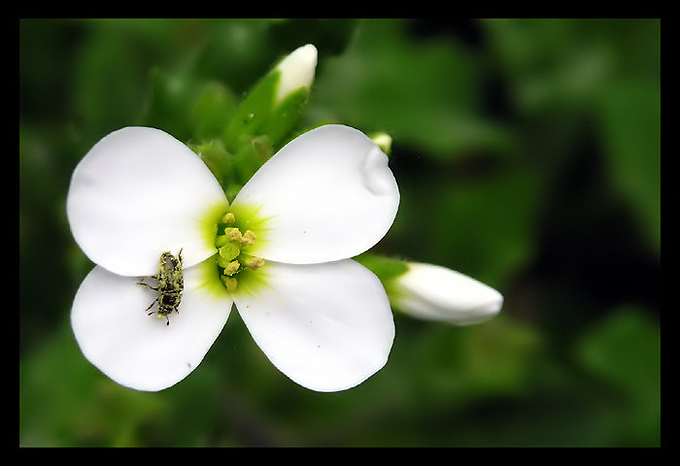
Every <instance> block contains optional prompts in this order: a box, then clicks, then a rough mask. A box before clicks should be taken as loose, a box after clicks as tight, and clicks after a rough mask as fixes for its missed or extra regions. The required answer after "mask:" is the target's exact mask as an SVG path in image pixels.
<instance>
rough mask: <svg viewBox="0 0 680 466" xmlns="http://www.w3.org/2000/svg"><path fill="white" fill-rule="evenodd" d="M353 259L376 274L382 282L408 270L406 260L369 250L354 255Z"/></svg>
mask: <svg viewBox="0 0 680 466" xmlns="http://www.w3.org/2000/svg"><path fill="white" fill-rule="evenodd" d="M354 260H355V261H357V262H359V263H360V264H361V265H363V266H364V267H366V268H367V269H368V270H370V271H371V272H373V273H374V274H376V276H377V277H378V278H379V279H380V281H381V282H382V283H383V284H386V283H388V282H390V281H391V280H393V279H395V278H396V277H398V276H400V275H402V274H403V273H405V272H406V271H407V270H408V265H407V264H406V262H404V261H402V260H400V259H395V258H392V257H386V256H381V255H378V254H373V253H369V252H367V253H364V254H361V255H359V256H356V257H354Z"/></svg>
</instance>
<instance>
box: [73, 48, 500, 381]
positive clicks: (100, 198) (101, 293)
mask: <svg viewBox="0 0 680 466" xmlns="http://www.w3.org/2000/svg"><path fill="white" fill-rule="evenodd" d="M315 66H316V49H315V48H314V47H313V46H309V45H308V46H305V47H301V48H300V49H298V50H296V51H295V52H293V53H292V54H291V55H289V56H288V57H287V58H286V59H285V60H283V61H282V62H281V63H280V64H279V65H278V66H277V67H276V68H274V71H273V73H272V75H271V78H268V79H266V80H265V81H264V84H262V85H260V86H259V87H258V88H257V89H256V92H253V93H252V94H251V96H255V97H253V98H252V99H251V101H250V104H251V105H254V106H253V108H258V109H262V108H264V107H262V105H261V102H267V105H268V106H269V107H267V109H266V111H262V112H261V111H260V110H258V111H257V112H254V111H249V113H248V116H249V117H252V118H240V117H235V119H234V122H235V123H232V124H231V125H230V126H229V127H228V128H227V130H226V132H225V144H224V145H225V146H226V147H227V149H228V150H232V151H235V153H241V154H242V153H247V152H248V151H249V150H252V147H253V144H252V141H255V140H257V139H258V138H260V137H261V134H262V128H269V130H268V132H267V133H266V137H265V138H264V139H261V140H265V141H269V143H270V142H271V140H272V139H275V138H274V136H273V135H274V134H278V136H277V138H279V139H280V137H281V136H280V135H281V134H283V129H282V128H284V127H287V125H288V124H287V123H286V124H284V125H283V126H281V125H278V126H277V124H272V123H271V121H273V120H272V119H271V118H270V116H271V115H274V116H276V115H279V116H280V115H282V114H286V115H288V113H287V112H280V111H279V109H280V107H281V106H282V105H283V106H285V105H293V104H294V103H295V102H298V100H296V99H298V97H300V96H302V97H304V95H306V92H308V90H309V86H310V85H311V81H312V78H313V75H314V67H315ZM258 89H259V90H258ZM263 89H264V90H263ZM258 92H259V94H258ZM291 96H296V97H295V98H292V97H291ZM258 99H259V100H258ZM252 102H255V103H254V104H253V103H252ZM268 118H269V120H268ZM274 120H275V121H279V120H280V118H279V119H278V120H277V119H276V118H274ZM254 122H257V123H254ZM381 146H382V147H384V145H383V144H381ZM381 146H379V145H378V144H376V142H374V140H373V139H371V138H369V137H368V136H366V135H365V134H363V133H362V132H360V131H358V130H356V129H354V128H350V127H348V126H344V125H337V124H331V125H324V126H320V127H318V128H315V129H312V130H310V131H307V132H305V133H303V134H301V135H300V136H298V137H297V138H295V139H293V140H292V141H291V142H289V143H288V144H286V145H284V146H283V147H282V148H281V149H280V150H278V151H277V152H276V153H275V154H274V155H273V156H271V157H268V158H267V160H266V161H265V162H264V163H262V164H260V166H258V167H257V170H256V171H254V174H252V176H249V177H248V179H247V181H246V182H245V183H244V184H243V186H239V189H238V194H237V195H236V196H235V197H234V198H233V201H231V202H230V200H229V199H228V198H227V195H226V194H225V190H227V189H226V187H225V186H224V185H223V183H222V180H221V179H219V178H220V177H216V176H215V170H214V169H211V168H213V167H211V168H208V167H209V165H210V164H207V163H206V162H204V160H206V159H205V158H204V157H202V154H201V151H200V150H197V148H195V147H194V148H193V150H192V149H191V148H189V147H188V146H187V145H185V144H183V143H182V142H180V141H178V140H176V139H175V138H174V137H172V136H171V135H169V134H167V133H165V132H164V131H161V130H159V129H155V128H149V127H126V128H123V129H120V130H117V131H114V132H112V133H110V134H109V135H107V136H105V137H104V138H103V139H101V140H100V141H99V142H98V143H97V144H95V145H94V146H93V147H92V149H91V150H90V151H89V152H88V153H87V154H86V156H85V157H84V158H83V159H82V160H81V162H80V163H79V164H78V166H77V167H76V169H75V170H74V173H73V176H72V179H71V184H70V187H69V191H68V196H67V203H66V208H67V217H68V221H69V224H70V227H71V231H72V234H73V236H74V238H75V240H76V242H77V244H78V245H79V246H80V248H81V249H82V251H83V252H84V253H85V254H86V255H87V257H88V258H89V259H90V260H92V261H93V262H94V263H95V267H94V269H93V270H92V271H91V272H90V273H89V274H88V275H87V276H86V278H85V279H84V280H83V282H82V284H81V286H80V287H79V289H78V291H77V293H76V296H75V298H74V302H73V306H72V310H71V323H72V327H73V331H74V334H75V337H76V340H77V342H78V344H79V346H80V349H81V350H82V352H83V354H84V355H85V357H86V358H87V359H88V360H89V361H90V362H91V363H92V364H94V365H95V366H96V367H98V368H99V369H100V370H101V371H102V372H103V373H104V374H106V375H107V376H109V377H110V378H111V379H112V380H114V381H116V382H118V383H119V384H121V385H124V386H127V387H131V388H134V389H138V390H147V391H156V390H162V389H164V388H167V387H170V386H172V385H174V384H176V383H177V382H179V381H180V380H182V379H183V378H185V377H186V376H187V375H188V374H190V373H191V372H192V371H193V370H194V369H195V368H196V367H197V366H198V365H199V363H200V362H201V361H202V359H203V358H204V356H205V355H206V353H207V352H208V350H209V349H210V347H211V346H212V345H213V343H214V342H215V340H216V339H217V337H218V336H219V334H220V332H221V330H222V328H223V327H224V325H225V323H226V321H227V319H228V317H229V314H230V312H231V311H232V309H236V311H237V312H238V313H239V314H240V316H241V318H242V320H243V322H244V323H245V325H246V326H247V328H248V330H249V332H250V333H251V335H252V337H253V338H254V340H255V341H256V343H257V344H258V346H259V347H260V348H261V349H262V351H263V352H264V353H265V354H266V356H267V357H268V358H269V360H270V361H271V362H272V363H273V364H274V365H275V366H276V367H277V368H278V369H279V370H280V371H281V372H282V373H284V374H285V375H286V376H288V377H289V378H290V379H292V380H293V381H295V382H296V383H298V384H300V385H302V386H304V387H307V388H310V389H312V390H317V391H337V390H344V389H348V388H350V387H353V386H355V385H357V384H359V383H361V382H363V381H364V380H366V379H367V378H368V377H370V376H371V375H373V374H374V373H375V372H377V371H378V370H379V369H380V368H382V367H383V366H384V365H385V363H386V361H387V358H388V355H389V353H390V350H391V347H392V342H393V339H394V335H395V328H394V322H393V316H392V309H391V306H398V307H401V308H406V309H408V308H417V309H420V310H421V311H422V310H423V309H426V308H427V307H428V306H429V304H428V302H429V303H431V302H432V301H431V300H430V301H428V298H427V293H426V294H425V295H423V296H421V298H420V299H415V300H414V299H408V296H413V293H414V291H413V290H414V289H416V288H418V286H417V285H414V283H417V282H418V281H419V280H420V279H419V278H416V279H415V281H414V280H411V279H409V278H408V277H411V276H413V272H411V273H406V274H403V276H402V277H401V278H395V279H399V280H400V283H402V284H403V286H399V287H397V288H401V289H402V290H406V291H405V292H403V293H401V294H400V295H398V297H397V295H392V294H391V295H390V296H389V297H388V294H387V292H386V289H387V290H390V289H393V288H395V287H394V286H388V285H387V284H386V283H384V282H381V279H379V278H378V276H376V274H375V273H373V272H372V271H371V270H369V268H367V267H366V266H364V265H362V264H361V263H360V262H358V261H355V260H353V259H352V258H353V257H355V256H358V255H360V254H362V253H364V252H365V251H368V250H369V249H370V248H372V247H373V246H374V245H375V244H376V243H377V242H378V241H380V240H381V239H382V238H383V236H384V235H385V234H386V233H387V231H388V230H389V228H390V227H391V225H392V223H393V221H394V219H395V216H396V213H397V208H398V205H399V190H398V187H397V183H396V181H395V178H394V176H393V174H392V172H391V170H390V168H389V167H388V157H387V155H386V154H385V152H384V151H383V150H381ZM201 147H203V148H206V147H209V146H207V145H204V146H201ZM221 147H222V146H220V150H222V149H221ZM199 149H200V148H199ZM222 151H223V152H224V153H226V150H222ZM414 267H415V270H416V272H415V273H416V275H417V276H418V277H421V276H423V274H425V276H426V277H425V278H424V280H425V281H426V282H427V281H428V280H430V278H429V277H430V276H429V275H427V274H428V272H426V271H424V272H417V270H418V268H417V267H416V266H414ZM437 280H438V279H436V280H435V281H434V282H432V283H435V285H434V286H435V287H436V286H438V284H439V282H438V281H437ZM140 285H142V286H140ZM462 285H463V288H465V282H462ZM491 291H492V292H493V293H491V292H488V290H487V289H486V288H483V287H482V288H479V293H477V295H476V296H475V299H476V301H475V299H473V301H475V302H474V303H471V304H470V306H468V307H469V309H468V311H469V312H467V314H466V315H465V316H464V317H461V318H460V319H458V320H459V321H464V320H479V317H480V312H478V310H479V309H480V307H479V306H477V304H478V301H479V299H482V300H487V301H489V300H488V299H487V298H489V296H490V297H491V299H490V301H489V303H490V304H489V303H487V304H488V305H487V306H486V307H484V306H482V307H484V311H483V314H484V316H485V317H488V316H491V315H493V314H494V313H496V312H498V309H499V308H500V303H501V302H502V298H500V301H499V299H498V298H499V296H500V295H497V293H496V294H494V293H495V292H494V291H493V290H491ZM436 294H437V293H436V292H435V295H436ZM463 294H465V293H463ZM480 297H481V298H480ZM439 301H440V302H438V303H437V309H438V310H439V311H438V312H439V315H442V314H446V306H447V305H448V304H450V303H448V302H446V300H445V299H444V300H439ZM154 306H155V307H154ZM454 307H455V306H454ZM421 314H422V312H421ZM154 315H155V316H158V317H162V319H157V318H154ZM431 317H432V316H431ZM449 320H451V319H449ZM453 320H454V321H455V320H456V319H453Z"/></svg>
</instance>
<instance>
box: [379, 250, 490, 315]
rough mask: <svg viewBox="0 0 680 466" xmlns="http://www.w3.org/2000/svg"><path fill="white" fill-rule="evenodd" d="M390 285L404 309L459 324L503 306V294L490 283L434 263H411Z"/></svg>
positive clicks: (414, 313)
mask: <svg viewBox="0 0 680 466" xmlns="http://www.w3.org/2000/svg"><path fill="white" fill-rule="evenodd" d="M389 288H390V289H391V290H394V296H393V297H392V301H393V304H394V305H395V307H396V308H398V309H400V310H402V311H403V312H405V313H407V314H410V315H412V316H413V317H418V318H422V319H428V320H439V321H445V322H449V323H452V324H456V325H471V324H476V323H480V322H484V321H487V320H489V319H491V318H493V317H494V316H495V315H496V314H498V312H499V311H500V310H501V307H502V306H503V296H502V295H501V294H500V293H499V292H498V291H496V290H494V289H493V288H491V287H490V286H488V285H485V284H484V283H481V282H479V281H477V280H475V279H473V278H470V277H468V276H467V275H464V274H462V273H460V272H456V271H455V270H451V269H447V268H446V267H441V266H438V265H432V264H422V263H409V264H408V271H407V272H406V273H404V274H403V275H400V276H399V277H397V278H396V279H395V280H394V281H393V282H391V283H390V284H389Z"/></svg>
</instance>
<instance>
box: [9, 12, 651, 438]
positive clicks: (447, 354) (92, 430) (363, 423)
mask: <svg viewBox="0 0 680 466" xmlns="http://www.w3.org/2000/svg"><path fill="white" fill-rule="evenodd" d="M19 26H20V27H19V32H20V36H19V37H20V63H19V65H20V66H19V78H20V131H19V168H20V173H19V175H20V210H19V238H20V319H21V322H20V323H21V326H20V365H19V373H20V374H19V375H20V377H19V378H20V410H19V411H20V425H19V428H20V438H19V442H20V445H23V446H47V445H50V446H52V445H54V446H137V445H139V446H146V445H149V446H213V445H225V446H241V445H300V446H305V445H311V446H318V445H329V446H335V445H342V446H345V445H349V446H656V445H659V444H660V422H659V419H660V410H661V407H660V344H659V328H660V324H659V322H658V316H659V314H660V301H661V300H660V286H659V279H660V265H659V263H660V223H661V222H660V21H658V20H653V19H650V20H479V21H460V22H453V23H439V22H431V21H407V20H362V21H349V20H342V21H341V20H315V19H309V20H21V21H20V25H19ZM306 43H313V44H315V45H316V47H317V48H318V50H319V65H318V67H317V76H316V79H315V82H314V85H313V86H312V89H311V92H310V93H309V94H308V95H293V96H291V97H290V100H289V101H288V102H287V105H289V107H285V108H283V107H282V110H281V111H284V110H286V111H287V110H290V109H293V110H296V111H297V109H299V108H300V107H299V106H300V103H301V102H303V101H307V106H306V107H305V110H304V112H303V114H302V121H300V122H298V123H296V124H293V123H291V122H287V123H286V124H285V130H282V131H272V130H271V128H269V129H267V134H269V133H271V134H274V133H276V134H277V136H275V137H274V140H272V139H271V138H269V136H266V137H265V136H263V135H262V133H261V132H260V130H261V128H262V126H257V125H255V126H253V127H252V129H253V131H252V132H251V136H252V138H250V139H248V141H246V142H247V144H243V141H234V140H233V138H232V137H231V136H227V137H226V138H225V133H224V127H225V125H226V124H227V123H228V122H230V121H238V120H234V119H233V117H234V115H238V114H239V113H238V112H243V111H245V110H244V107H240V108H239V105H241V104H242V103H243V102H244V97H245V96H246V95H247V93H248V92H249V91H251V90H252V89H253V86H255V85H256V83H258V82H260V79H261V78H263V77H264V76H266V74H267V73H268V72H269V70H270V69H271V67H272V66H273V65H274V64H275V63H276V61H277V60H278V59H280V58H281V57H282V56H283V55H285V54H287V53H289V52H291V51H292V50H294V49H295V48H296V47H298V46H300V45H304V44H306ZM266 79H267V78H265V81H266ZM262 92H263V93H264V91H262ZM251 113H252V112H251ZM324 122H340V123H344V124H348V125H350V126H354V127H357V128H359V129H361V130H362V131H364V132H366V133H369V134H370V133H373V132H378V131H385V132H387V133H388V134H389V135H390V136H391V137H392V139H393V143H392V151H391V154H390V166H391V167H392V169H393V171H394V173H395V177H396V178H397V181H398V183H399V187H400V191H401V204H400V210H399V213H398V215H397V219H396V222H395V224H394V227H393V228H392V230H391V231H390V233H389V234H388V236H387V237H386V238H385V239H384V240H383V241H382V242H381V243H380V244H379V245H378V246H376V248H375V249H374V251H371V252H373V253H376V254H381V255H383V256H386V257H399V258H405V259H410V260H416V261H422V262H431V263H436V264H439V265H444V266H446V267H450V268H453V269H456V270H459V271H460V272H463V273H466V274H468V275H471V276H473V277H474V278H477V279H479V280H481V281H483V282H485V283H488V284H489V285H491V286H493V287H494V288H496V289H498V290H499V291H500V292H501V293H502V294H503V295H504V297H505V303H504V307H503V310H502V311H501V314H500V315H499V316H498V317H497V318H495V319H494V320H492V321H490V322H487V323H484V324H481V325H478V326H472V327H462V328H456V327H449V326H447V325H443V324H437V323H430V322H421V321H415V320H413V319H410V318H407V317H406V316H403V315H395V321H396V328H397V334H396V339H395V343H394V347H393V350H392V353H391V356H390V360H389V362H388V364H387V365H386V366H385V368H384V369H383V370H381V371H380V372H378V373H377V374H376V375H375V376H373V377H372V378H371V379H369V380H368V381H367V382H365V383H364V384H362V385H360V386H359V387H357V388H355V389H352V390H349V391H346V392H340V393H332V394H321V393H315V392H310V391H309V390H306V389H303V388H301V387H299V386H297V385H295V384H294V383H292V382H291V381H289V380H288V379H287V378H286V377H285V376H283V375H282V374H281V373H279V372H278V371H277V370H276V369H275V368H274V367H273V366H272V365H271V364H270V363H269V362H268V360H267V359H266V357H265V356H264V355H263V354H262V352H261V351H260V350H259V348H258V347H257V346H256V345H255V343H254V342H253V341H252V338H250V336H249V334H248V332H247V330H246V329H245V327H244V325H243V322H242V321H241V320H240V319H239V317H238V315H237V313H235V312H233V313H232V315H231V316H230V318H229V321H228V323H227V326H226V327H225V329H224V330H223V332H222V335H221V336H220V338H219V339H218V340H217V342H216V343H215V345H214V347H213V348H212V349H211V351H210V352H209V353H208V355H207V356H206V359H205V361H204V362H203V363H202V364H201V366H200V367H199V368H198V369H197V370H196V371H195V372H194V373H193V374H191V376H190V377H188V378H187V379H186V380H184V381H183V382H182V383H180V384H178V385H177V386H175V387H172V388H169V389H167V390H165V391H163V392H160V393H141V392H135V391H131V390H128V389H125V388H123V387H120V386H118V385H116V384H114V383H113V382H111V381H109V380H108V379H107V378H106V377H105V376H103V375H102V374H100V373H99V371H98V370H97V369H95V368H94V367H92V366H91V365H90V364H89V363H88V362H87V361H86V360H85V359H84V358H83V357H82V355H81V354H80V351H79V350H78V348H77V345H76V343H75V341H74V339H73V336H72V333H71V330H70V326H69V319H68V314H69V310H70V303H71V300H72V299H73V295H74V293H75V291H76V289H77V286H78V285H79V283H80V281H81V280H82V278H83V277H84V275H85V274H86V273H87V271H88V270H89V269H90V267H91V264H89V262H88V260H87V259H86V258H85V257H84V256H83V254H82V253H81V252H80V251H79V250H78V248H77V246H76V245H75V244H74V243H73V240H72V238H71V236H70V233H69V230H68V224H67V222H66V219H65V214H64V200H65V195H66V191H67V189H68V183H69V179H70V176H71V172H72V170H73V168H74V167H75V165H76V163H77V162H78V161H79V160H80V158H82V156H83V155H84V154H85V153H86V152H87V150H88V149H89V148H90V147H91V146H92V144H93V143H95V142H96V141H97V140H99V139H100V138H101V137H103V136H104V135H106V134H107V133H109V132H111V131H113V130H115V129H118V128H120V127H123V126H130V125H149V126H155V127H159V128H161V129H163V130H165V131H168V132H170V133H171V134H173V135H174V136H175V137H177V138H179V139H181V140H183V141H185V142H187V143H190V144H191V145H192V147H193V148H194V149H195V150H196V151H197V152H201V153H202V156H203V158H204V160H206V163H207V164H208V165H209V166H210V167H211V169H212V170H213V172H214V173H216V175H217V176H218V177H220V179H221V180H222V181H223V182H224V183H225V185H229V180H231V181H232V185H231V188H229V189H230V191H229V193H228V194H229V195H230V197H233V194H234V193H235V192H236V191H237V190H238V188H239V183H241V182H242V180H243V179H247V177H248V176H249V173H252V170H253V169H256V168H257V167H252V166H247V165H240V166H239V165H238V162H239V160H240V159H239V157H238V156H237V154H239V153H240V151H256V152H257V153H258V154H259V155H260V156H261V157H262V160H266V158H267V157H268V156H270V155H271V153H273V151H275V150H276V149H277V148H278V147H280V146H281V144H283V143H285V140H286V138H287V137H290V135H292V134H294V133H295V132H297V131H300V130H302V129H305V128H308V127H311V126H316V125H318V124H321V123H324ZM234 124H235V123H234ZM284 133H288V134H289V135H288V136H285V135H283V134H284ZM234 146H238V148H236V149H235V148H234ZM232 152H233V153H232ZM225 160H229V163H225ZM243 160H251V159H250V158H249V157H243ZM234 163H236V164H235V165H234ZM45 238H49V241H50V242H49V249H50V253H51V256H50V264H49V267H50V273H49V275H46V273H45V261H44V258H45V256H44V248H42V247H36V246H37V245H43V244H44V239H45ZM370 259H371V258H370V257H368V256H367V257H364V258H363V260H370ZM383 265H385V268H384V269H381V270H384V271H385V273H387V274H389V273H394V270H393V269H392V268H391V266H390V264H389V263H387V262H385V263H383ZM46 276H49V277H50V280H45V277H46ZM38 277H40V285H39V287H38V285H37V283H38ZM36 290H39V292H36ZM102 325H106V322H102Z"/></svg>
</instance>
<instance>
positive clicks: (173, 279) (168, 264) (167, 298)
mask: <svg viewBox="0 0 680 466" xmlns="http://www.w3.org/2000/svg"><path fill="white" fill-rule="evenodd" d="M151 278H153V279H155V280H156V282H157V283H158V286H157V287H156V288H154V287H153V286H150V285H148V284H146V283H144V282H143V281H141V282H137V284H138V285H142V286H145V287H147V288H150V289H152V290H154V291H157V292H158V296H157V297H156V299H154V300H153V302H152V303H151V305H150V306H149V307H147V308H146V311H149V309H151V308H152V307H153V305H154V304H158V310H157V311H156V312H155V314H156V316H158V317H165V319H166V321H167V322H166V324H165V325H170V319H169V318H168V315H170V314H172V311H175V312H177V313H178V314H179V309H178V308H179V305H180V303H181V302H182V291H184V272H183V271H182V250H181V249H180V250H179V254H178V255H177V257H175V256H173V255H172V254H171V253H170V252H169V251H166V252H164V253H163V254H161V258H160V260H159V261H158V275H152V276H151ZM153 314H154V311H151V312H149V313H148V315H153Z"/></svg>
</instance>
